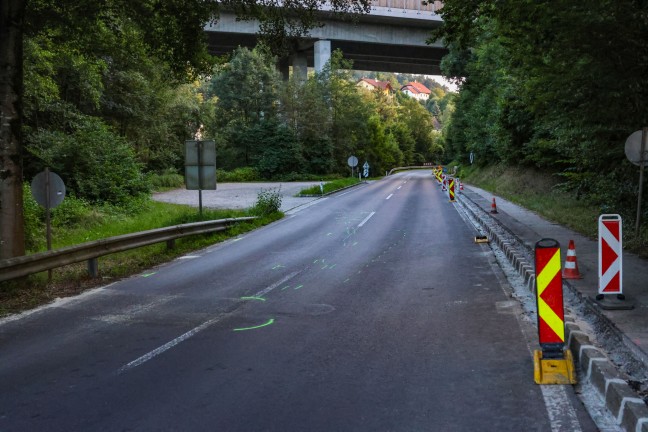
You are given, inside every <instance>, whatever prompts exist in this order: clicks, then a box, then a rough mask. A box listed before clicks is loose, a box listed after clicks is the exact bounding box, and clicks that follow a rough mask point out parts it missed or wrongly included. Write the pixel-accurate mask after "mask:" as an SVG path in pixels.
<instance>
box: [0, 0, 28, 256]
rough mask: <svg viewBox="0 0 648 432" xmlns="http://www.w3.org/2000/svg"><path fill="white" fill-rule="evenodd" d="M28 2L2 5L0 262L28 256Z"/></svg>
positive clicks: (17, 0)
mask: <svg viewBox="0 0 648 432" xmlns="http://www.w3.org/2000/svg"><path fill="white" fill-rule="evenodd" d="M24 17H25V0H2V1H1V2H0V259H3V258H11V257H15V256H20V255H24V254H25V228H24V227H25V225H24V220H23V196H22V180H23V178H22V136H21V119H22V95H23V45H22V44H23V20H24Z"/></svg>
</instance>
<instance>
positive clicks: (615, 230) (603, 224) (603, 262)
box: [598, 214, 623, 294]
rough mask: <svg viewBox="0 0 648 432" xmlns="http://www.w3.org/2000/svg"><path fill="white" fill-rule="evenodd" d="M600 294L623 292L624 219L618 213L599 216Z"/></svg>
mask: <svg viewBox="0 0 648 432" xmlns="http://www.w3.org/2000/svg"><path fill="white" fill-rule="evenodd" d="M598 232H599V257H598V264H599V265H598V268H599V289H598V292H599V294H621V293H623V288H622V280H623V273H622V269H623V265H622V264H623V262H622V261H623V248H622V239H623V237H622V221H621V216H619V215H618V214H604V215H601V216H600V217H599V224H598Z"/></svg>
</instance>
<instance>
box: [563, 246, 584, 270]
mask: <svg viewBox="0 0 648 432" xmlns="http://www.w3.org/2000/svg"><path fill="white" fill-rule="evenodd" d="M563 278H564V279H583V275H581V274H580V272H579V271H578V261H577V260H576V246H575V245H574V240H569V248H568V249H567V258H566V259H565V269H564V270H563Z"/></svg>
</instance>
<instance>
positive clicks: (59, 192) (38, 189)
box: [31, 171, 65, 208]
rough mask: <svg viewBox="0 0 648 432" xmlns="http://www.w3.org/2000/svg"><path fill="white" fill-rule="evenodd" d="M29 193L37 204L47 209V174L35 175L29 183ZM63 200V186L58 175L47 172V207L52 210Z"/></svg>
mask: <svg viewBox="0 0 648 432" xmlns="http://www.w3.org/2000/svg"><path fill="white" fill-rule="evenodd" d="M31 193H32V195H33V196H34V199H35V200H36V202H37V203H38V204H40V205H41V206H43V207H46V208H47V172H46V171H42V172H39V173H38V174H36V177H34V180H32V182H31ZM63 198H65V184H64V183H63V180H62V179H61V177H59V176H58V174H56V173H53V172H51V171H50V172H49V207H50V208H54V207H56V206H58V205H59V204H61V203H62V202H63Z"/></svg>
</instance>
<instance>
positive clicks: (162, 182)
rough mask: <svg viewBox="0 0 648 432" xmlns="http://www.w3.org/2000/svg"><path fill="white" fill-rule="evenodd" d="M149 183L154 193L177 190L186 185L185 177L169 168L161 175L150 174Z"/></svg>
mask: <svg viewBox="0 0 648 432" xmlns="http://www.w3.org/2000/svg"><path fill="white" fill-rule="evenodd" d="M148 181H149V183H150V184H151V188H152V189H153V190H154V191H159V190H163V189H176V188H180V187H182V186H183V185H184V176H182V175H180V174H178V172H177V171H176V170H175V169H173V168H167V169H166V170H164V172H162V173H160V174H157V173H149V175H148Z"/></svg>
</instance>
